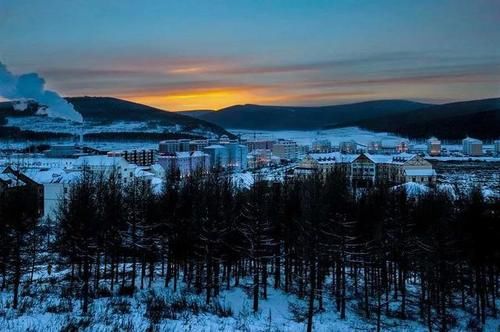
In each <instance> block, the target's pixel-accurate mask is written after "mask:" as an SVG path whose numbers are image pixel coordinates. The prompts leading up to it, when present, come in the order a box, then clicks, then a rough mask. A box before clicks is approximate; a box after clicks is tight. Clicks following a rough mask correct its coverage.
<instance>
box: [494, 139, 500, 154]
mask: <svg viewBox="0 0 500 332" xmlns="http://www.w3.org/2000/svg"><path fill="white" fill-rule="evenodd" d="M494 145H495V146H494V154H495V156H500V139H499V140H496V141H495V144H494Z"/></svg>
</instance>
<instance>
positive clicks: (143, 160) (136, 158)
mask: <svg viewBox="0 0 500 332" xmlns="http://www.w3.org/2000/svg"><path fill="white" fill-rule="evenodd" d="M108 157H123V158H125V160H126V161H128V162H129V163H131V164H135V165H137V166H151V165H152V164H153V163H154V162H155V151H153V150H149V149H140V150H125V151H110V152H108Z"/></svg>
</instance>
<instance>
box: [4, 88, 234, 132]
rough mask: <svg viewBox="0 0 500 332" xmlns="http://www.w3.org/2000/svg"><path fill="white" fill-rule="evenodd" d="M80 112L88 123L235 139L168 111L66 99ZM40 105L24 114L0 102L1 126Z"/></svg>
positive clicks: (119, 102)
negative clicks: (173, 129)
mask: <svg viewBox="0 0 500 332" xmlns="http://www.w3.org/2000/svg"><path fill="white" fill-rule="evenodd" d="M66 100H68V101H69V102H70V103H72V104H73V106H74V107H75V109H76V110H77V111H78V112H80V113H81V114H82V116H83V119H84V120H85V121H91V122H94V123H99V124H100V125H103V124H107V123H109V124H111V123H113V122H136V123H137V122H141V123H148V124H154V125H161V126H179V127H180V128H181V131H182V132H187V133H189V132H193V133H196V134H198V135H200V134H201V133H202V132H207V133H211V134H215V135H228V136H232V135H231V134H230V133H228V132H227V131H226V130H225V129H223V128H221V127H220V126H218V125H215V124H213V123H209V122H207V121H204V120H202V119H196V118H193V117H189V116H185V115H182V114H178V113H174V112H167V111H164V110H160V109H157V108H154V107H150V106H146V105H142V104H138V103H133V102H130V101H126V100H121V99H117V98H110V97H71V98H66ZM37 108H38V107H37V105H36V104H34V103H30V104H29V107H28V109H27V110H26V111H24V112H19V111H15V110H14V108H13V106H12V103H11V102H3V103H0V125H2V124H5V120H4V118H5V117H7V116H16V117H23V116H30V115H34V114H35V112H36V110H37Z"/></svg>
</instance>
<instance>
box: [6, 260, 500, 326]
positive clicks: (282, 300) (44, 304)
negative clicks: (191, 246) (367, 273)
mask: <svg viewBox="0 0 500 332" xmlns="http://www.w3.org/2000/svg"><path fill="white" fill-rule="evenodd" d="M38 269H39V271H38V273H36V274H35V279H34V283H33V284H32V285H31V286H28V287H25V288H23V289H22V292H21V299H20V305H19V309H18V311H17V312H16V311H15V310H13V309H10V308H8V306H9V303H10V301H11V299H12V293H9V292H0V331H12V332H21V331H23V332H24V331H32V332H38V331H43V332H46V331H62V330H64V331H146V330H147V329H148V328H150V327H151V326H152V325H153V326H154V327H155V328H156V330H157V331H207V332H212V331H285V332H292V331H305V328H306V321H305V319H304V318H305V312H306V311H307V298H303V299H301V298H298V297H297V296H295V295H290V294H286V293H284V292H282V291H281V290H275V289H274V288H273V287H272V286H271V285H270V284H269V287H268V296H267V299H260V301H259V311H258V312H257V313H253V311H252V298H251V280H250V279H245V280H243V281H242V282H241V284H240V286H239V287H233V288H231V289H230V290H222V291H221V293H220V295H219V296H218V297H216V298H214V299H212V303H213V304H212V305H209V306H207V305H205V302H204V294H195V293H194V292H193V291H188V290H187V289H185V285H184V284H183V283H180V284H179V288H178V289H177V291H176V292H174V291H173V288H172V287H173V283H170V286H169V287H168V288H166V287H164V280H163V279H162V278H161V276H160V275H159V271H157V272H158V274H157V276H156V278H155V280H154V281H153V283H152V287H151V288H148V287H145V288H144V289H142V290H140V289H138V290H137V291H136V292H135V294H134V295H131V296H127V295H121V296H120V295H118V294H117V292H116V288H115V292H114V293H108V294H105V293H103V295H102V296H101V297H97V298H95V299H93V300H92V301H91V304H90V309H89V313H88V314H87V315H82V314H81V303H80V301H79V300H78V299H77V298H75V297H71V296H67V295H66V296H63V295H61V294H64V293H67V292H68V290H69V289H68V287H69V285H68V284H67V282H66V284H65V286H64V287H60V286H56V285H60V283H61V281H60V279H62V278H64V276H65V275H67V274H68V272H69V271H67V270H64V271H61V272H53V273H52V275H51V276H50V277H49V276H48V275H47V273H46V271H47V269H46V266H39V267H38ZM56 280H58V281H57V282H55V281H56ZM101 285H102V286H103V287H106V285H105V283H103V282H101ZM137 285H139V282H138V283H137ZM146 285H147V282H146ZM108 286H109V285H108ZM408 296H409V297H415V298H416V297H418V294H417V292H416V285H413V284H409V285H408ZM152 298H154V299H156V300H157V302H162V303H164V304H165V305H166V307H162V310H161V313H162V317H155V316H152V315H151V314H149V312H150V311H148V302H149V303H151V299H152ZM323 298H324V308H323V310H322V311H319V312H317V313H316V314H315V316H314V320H313V327H314V331H320V332H344V331H375V319H374V317H372V319H370V320H368V319H366V318H364V317H363V313H362V312H360V311H359V307H358V302H357V300H354V299H352V300H350V301H348V305H347V313H346V318H345V319H340V316H339V314H338V312H337V310H336V308H335V302H334V301H332V299H331V296H330V294H329V292H328V289H327V288H326V289H325V293H324V297H323ZM174 304H178V305H177V307H176V309H172V308H174V307H173V306H174ZM168 306H172V307H170V309H169V307H168ZM389 307H390V308H391V309H390V310H391V311H394V312H396V311H397V310H398V308H399V303H398V301H395V300H393V301H391V303H390V306H389ZM193 308H196V310H193ZM383 312H384V314H383V316H382V330H383V331H408V332H409V331H427V328H426V325H425V322H424V321H421V320H420V319H419V316H418V313H417V311H416V308H413V309H412V306H409V308H408V313H409V315H410V316H409V318H408V319H406V320H401V319H398V318H395V315H394V313H393V314H392V315H390V316H386V315H385V310H383ZM450 312H452V313H453V315H454V316H455V317H456V318H457V319H456V325H455V326H454V327H453V328H452V329H451V331H465V330H466V326H467V324H468V322H469V319H470V318H471V314H470V313H465V312H463V311H462V310H460V309H452V310H451V311H450ZM499 327H500V319H491V318H489V319H488V320H487V323H486V326H485V329H484V331H496V330H497V329H498V328H499Z"/></svg>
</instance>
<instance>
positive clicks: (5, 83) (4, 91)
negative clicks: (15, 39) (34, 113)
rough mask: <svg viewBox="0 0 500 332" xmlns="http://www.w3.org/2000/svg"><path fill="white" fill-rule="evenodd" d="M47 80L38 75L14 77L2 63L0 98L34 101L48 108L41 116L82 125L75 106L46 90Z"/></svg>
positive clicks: (81, 118)
mask: <svg viewBox="0 0 500 332" xmlns="http://www.w3.org/2000/svg"><path fill="white" fill-rule="evenodd" d="M44 86H45V80H44V79H43V78H42V77H40V76H39V75H38V74H36V73H29V74H23V75H14V74H12V73H11V72H9V71H8V70H7V67H6V66H5V65H4V64H3V63H2V62H0V96H2V97H4V98H7V99H11V100H13V99H14V100H15V99H34V100H36V101H37V102H38V103H39V104H41V105H44V106H46V107H47V108H46V109H45V110H43V111H41V112H40V111H39V112H38V113H39V114H47V115H48V116H49V117H51V118H60V119H65V120H70V121H75V122H79V123H82V122H83V117H82V115H81V114H80V113H78V112H77V111H76V110H75V108H74V107H73V105H71V104H70V103H68V102H67V101H66V100H64V99H63V98H62V97H61V96H59V95H58V94H57V93H56V92H54V91H49V90H45V88H44Z"/></svg>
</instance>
